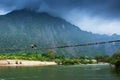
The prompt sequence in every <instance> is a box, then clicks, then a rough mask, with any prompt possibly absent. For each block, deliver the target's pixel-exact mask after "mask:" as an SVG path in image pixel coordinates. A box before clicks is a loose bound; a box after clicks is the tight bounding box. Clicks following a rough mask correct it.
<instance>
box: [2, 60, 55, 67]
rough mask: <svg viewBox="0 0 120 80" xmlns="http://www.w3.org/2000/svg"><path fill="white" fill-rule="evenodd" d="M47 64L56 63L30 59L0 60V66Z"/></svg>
mask: <svg viewBox="0 0 120 80" xmlns="http://www.w3.org/2000/svg"><path fill="white" fill-rule="evenodd" d="M48 65H57V63H55V62H48V61H31V60H0V66H48Z"/></svg>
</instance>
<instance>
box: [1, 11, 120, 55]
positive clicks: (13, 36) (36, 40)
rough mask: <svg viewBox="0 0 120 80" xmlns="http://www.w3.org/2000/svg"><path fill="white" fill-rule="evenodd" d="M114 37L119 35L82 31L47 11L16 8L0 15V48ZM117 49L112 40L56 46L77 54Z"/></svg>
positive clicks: (58, 44) (60, 51)
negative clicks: (65, 46)
mask: <svg viewBox="0 0 120 80" xmlns="http://www.w3.org/2000/svg"><path fill="white" fill-rule="evenodd" d="M115 39H120V36H119V35H116V34H115V35H112V36H107V35H99V34H92V33H90V32H86V31H82V30H81V29H79V28H78V27H77V26H75V25H72V24H71V23H69V22H67V21H65V20H63V19H61V18H58V17H54V16H51V15H49V14H47V13H37V12H32V11H28V10H19V11H13V12H11V13H9V14H7V15H2V16H0V48H30V45H31V44H36V45H37V46H38V47H39V48H46V47H55V46H62V45H72V44H83V43H89V42H99V41H108V40H115ZM119 49H120V44H119V43H112V44H101V45H93V46H84V47H71V48H63V49H55V50H56V51H57V53H58V54H65V55H73V56H78V55H97V54H112V53H114V52H115V51H118V50H119ZM1 52H2V51H1Z"/></svg>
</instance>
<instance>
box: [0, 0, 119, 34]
mask: <svg viewBox="0 0 120 80" xmlns="http://www.w3.org/2000/svg"><path fill="white" fill-rule="evenodd" d="M20 9H30V10H33V11H37V12H47V13H49V14H51V15H53V16H57V17H60V18H63V19H65V20H67V21H69V22H70V23H72V24H74V25H76V26H78V27H80V29H82V30H85V31H89V32H93V33H99V34H108V35H111V34H114V33H117V34H120V0H0V15H5V14H6V13H9V12H11V11H14V10H20Z"/></svg>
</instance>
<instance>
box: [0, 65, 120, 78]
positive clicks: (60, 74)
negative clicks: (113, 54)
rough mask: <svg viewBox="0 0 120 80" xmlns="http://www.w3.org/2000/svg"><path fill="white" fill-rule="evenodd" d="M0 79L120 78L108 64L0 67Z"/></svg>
mask: <svg viewBox="0 0 120 80" xmlns="http://www.w3.org/2000/svg"><path fill="white" fill-rule="evenodd" d="M0 80H120V75H119V74H117V73H116V72H114V71H112V70H111V67H110V66H109V65H69V66H42V67H0Z"/></svg>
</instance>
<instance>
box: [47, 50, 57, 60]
mask: <svg viewBox="0 0 120 80" xmlns="http://www.w3.org/2000/svg"><path fill="white" fill-rule="evenodd" d="M46 56H47V57H49V58H50V59H55V57H56V51H55V50H50V49H49V50H47V52H46Z"/></svg>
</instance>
